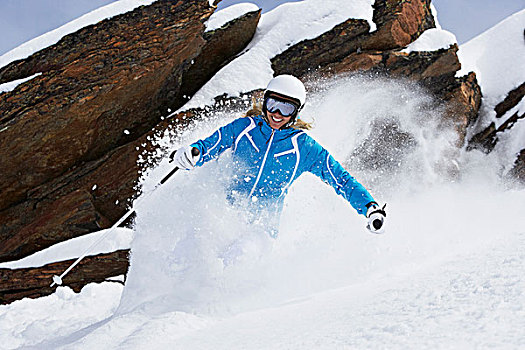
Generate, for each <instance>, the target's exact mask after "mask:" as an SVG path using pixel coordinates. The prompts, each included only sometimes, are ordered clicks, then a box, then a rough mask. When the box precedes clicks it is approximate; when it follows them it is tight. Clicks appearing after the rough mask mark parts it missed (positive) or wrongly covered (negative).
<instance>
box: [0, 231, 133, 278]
mask: <svg viewBox="0 0 525 350" xmlns="http://www.w3.org/2000/svg"><path fill="white" fill-rule="evenodd" d="M107 232H108V230H101V231H98V232H94V233H91V234H88V235H84V236H81V237H77V238H73V239H70V240H67V241H64V242H60V243H57V244H55V245H52V246H51V247H49V248H47V249H44V250H41V251H39V252H36V253H34V254H32V255H30V256H28V257H25V258H23V259H20V260H17V261H9V262H5V263H1V264H0V268H8V269H20V268H26V267H37V266H43V265H46V264H50V263H52V262H56V261H64V260H68V259H76V258H78V257H79V256H81V255H82V254H83V253H84V251H85V250H86V249H87V248H89V247H90V246H91V245H92V244H93V243H94V242H96V241H97V240H98V239H99V238H100V237H101V236H102V235H104V234H106V233H107ZM132 239H133V230H131V229H127V228H120V227H119V228H116V229H115V230H114V231H113V233H112V235H111V237H107V238H106V239H104V240H103V241H101V242H100V243H99V244H97V245H96V246H94V247H93V249H92V250H91V251H90V252H89V255H97V254H102V253H111V252H114V251H116V250H120V249H129V247H130V245H131V241H132Z"/></svg>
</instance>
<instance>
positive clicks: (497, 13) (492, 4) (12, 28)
mask: <svg viewBox="0 0 525 350" xmlns="http://www.w3.org/2000/svg"><path fill="white" fill-rule="evenodd" d="M114 1H116V0H0V33H2V36H1V37H2V39H1V41H0V55H2V54H4V53H5V52H7V51H9V50H11V49H13V48H15V47H17V46H18V45H20V44H22V43H23V42H25V41H27V40H30V39H32V38H34V37H36V36H39V35H41V34H43V33H46V32H48V31H50V30H52V29H55V28H57V27H59V26H61V25H63V24H65V23H67V22H69V21H71V20H72V19H74V18H76V17H79V16H81V15H83V14H85V13H87V12H89V11H92V10H94V9H96V8H98V7H100V6H103V5H106V4H109V3H111V2H114ZM348 1H350V0H348ZM239 2H247V1H246V0H245V1H242V0H223V1H222V2H221V3H220V4H219V8H224V7H227V6H229V5H231V4H235V3H239ZM248 2H252V3H255V4H257V5H258V6H259V7H261V8H262V9H263V11H269V10H271V9H272V8H274V7H276V6H278V5H279V4H281V3H283V2H284V1H282V0H251V1H248ZM432 2H433V4H434V5H435V6H436V8H437V9H438V14H439V21H440V23H441V25H442V27H443V28H444V29H447V30H449V31H451V32H453V33H454V34H456V37H457V38H458V41H459V43H460V44H461V43H464V42H466V41H468V40H469V39H471V38H473V37H475V36H476V35H478V34H480V33H482V32H484V31H485V30H487V29H489V28H490V27H492V26H494V25H495V24H496V23H498V22H500V21H501V20H502V19H504V18H506V17H508V16H509V15H511V14H513V13H515V12H517V11H519V10H522V9H524V8H525V0H433V1H432ZM319 3H320V4H322V0H319Z"/></svg>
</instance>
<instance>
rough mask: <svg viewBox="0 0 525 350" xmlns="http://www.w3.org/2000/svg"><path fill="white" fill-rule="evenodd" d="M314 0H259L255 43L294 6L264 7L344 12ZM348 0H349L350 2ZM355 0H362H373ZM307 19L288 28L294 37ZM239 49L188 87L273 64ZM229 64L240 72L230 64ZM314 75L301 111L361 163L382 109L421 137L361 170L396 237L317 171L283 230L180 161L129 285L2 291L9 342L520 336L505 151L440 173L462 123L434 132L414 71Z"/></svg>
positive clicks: (187, 136)
mask: <svg viewBox="0 0 525 350" xmlns="http://www.w3.org/2000/svg"><path fill="white" fill-rule="evenodd" d="M305 3H306V4H307V5H308V4H310V5H311V3H313V2H305ZM305 3H296V4H287V5H285V6H281V7H279V8H277V9H275V10H274V11H272V12H269V13H268V14H264V15H263V18H262V20H261V26H262V25H264V27H262V28H263V29H264V30H260V31H258V35H259V37H257V38H255V39H254V43H252V46H251V47H252V49H254V48H255V45H257V43H265V42H266V43H268V42H269V41H268V40H269V39H271V38H275V37H276V36H277V35H278V34H279V31H284V30H286V27H281V26H279V25H280V23H281V22H282V21H277V22H276V23H273V25H272V22H271V21H270V19H284V18H294V17H293V16H295V17H297V16H298V17H301V18H302V17H304V18H310V19H312V18H313V19H314V20H315V18H316V17H315V15H317V16H319V17H318V18H317V20H318V21H319V23H322V26H327V27H330V26H333V25H335V24H337V23H338V22H339V21H340V18H339V17H338V15H334V16H332V17H330V16H329V15H330V14H327V13H325V12H323V11H318V13H317V14H316V13H312V7H311V6H307V5H305ZM333 3H334V4H336V2H335V1H334V2H333ZM347 3H348V1H343V0H341V1H340V6H341V7H344V6H346V5H345V4H347ZM353 4H354V5H355V6H358V5H359V6H362V8H365V7H366V6H369V5H370V1H368V0H366V1H363V2H361V3H358V2H353ZM336 8H337V6H335V7H334V9H336ZM334 11H335V10H334ZM327 16H328V17H327ZM327 18H331V20H332V21H333V22H331V23H329V20H327ZM272 28H277V29H275V31H273V29H272ZM284 34H286V35H288V34H287V33H283V36H286V35H284ZM299 34H300V33H293V35H294V36H293V38H292V39H293V40H300V39H301V36H300V35H299ZM305 35H310V34H308V33H305ZM266 36H269V38H265V37H266ZM286 38H287V39H286V40H283V41H278V42H277V43H276V47H274V48H272V49H271V50H273V51H272V52H277V51H279V50H284V49H285V48H286V45H287V43H288V40H292V39H290V38H291V37H288V36H287V37H286ZM263 49H268V46H264V45H262V46H260V50H261V52H263V51H264V50H263ZM250 51H252V50H250ZM250 51H248V53H249V52H250ZM268 57H270V54H268V55H266V56H264V57H263V58H264V60H267V58H268ZM240 58H242V56H241V57H240ZM264 60H262V61H261V62H262V63H261V64H263V65H262V66H264V64H266V63H264V62H265V61H264ZM243 62H244V61H243V60H240V59H238V60H235V61H233V62H232V63H231V64H230V65H229V66H227V67H225V69H226V70H223V71H221V72H222V73H219V74H218V75H217V76H216V77H215V78H214V79H212V81H211V82H210V85H209V86H208V88H207V89H204V90H202V91H201V92H200V95H199V96H201V97H198V99H196V100H195V101H194V102H193V103H197V101H205V100H206V99H208V98H209V97H213V96H215V95H216V92H215V89H218V88H219V86H224V87H228V89H230V90H228V91H230V92H231V93H235V92H239V91H244V89H251V88H253V87H263V86H264V85H263V84H265V83H266V80H267V79H266V78H267V75H268V74H270V73H271V72H268V71H266V70H264V69H261V70H260V71H255V72H257V74H254V69H253V66H252V65H249V64H247V65H245V64H244V63H243ZM258 64H259V63H258ZM257 67H259V66H257ZM234 71H235V72H237V73H238V74H239V75H235V76H232V75H230V74H226V73H227V72H234ZM259 74H260V75H261V76H259ZM243 76H246V77H250V80H249V83H246V82H244V81H243V80H242V79H241V78H240V77H243ZM252 78H253V79H252ZM265 79H266V80H265ZM259 80H260V82H259ZM263 80H264V82H263ZM315 88H316V89H314V90H315V91H316V92H315V93H312V94H311V95H310V96H309V102H308V104H307V106H306V107H305V109H304V112H303V115H302V117H304V118H305V119H307V120H314V121H315V128H314V129H313V130H312V132H311V134H312V136H314V137H315V138H316V139H317V140H318V141H319V142H320V143H321V144H323V145H324V146H325V147H326V148H327V149H328V150H329V151H330V152H331V153H332V154H333V155H334V156H335V158H337V159H338V160H340V161H342V162H344V163H345V165H347V166H348V167H349V169H350V170H353V169H352V158H351V154H352V151H353V150H354V149H355V147H356V146H357V145H360V144H361V143H362V142H363V140H364V139H365V138H366V136H367V133H369V132H370V124H371V123H373V122H375V121H382V120H384V119H385V118H387V117H386V116H388V119H389V120H390V121H394V122H395V123H396V124H397V125H399V127H400V129H401V130H402V131H404V132H406V133H409V134H410V135H412V136H413V137H414V139H415V141H416V142H415V146H414V147H413V148H410V149H407V150H406V151H405V152H404V153H403V154H401V155H400V156H399V159H398V165H397V167H396V166H394V167H391V168H387V169H384V170H383V171H381V172H369V171H366V170H361V171H352V172H353V174H354V175H355V176H356V177H357V178H358V179H359V180H360V181H361V182H363V183H364V184H366V185H368V186H369V187H370V189H371V191H372V192H373V193H374V195H375V196H376V197H378V199H379V200H381V201H383V202H387V203H388V206H387V211H388V224H387V227H386V233H385V234H384V235H371V234H369V233H368V232H367V231H366V229H365V227H364V226H365V223H364V220H363V218H362V217H360V216H358V215H357V214H356V213H355V212H354V211H353V209H352V208H351V207H350V206H349V205H348V203H347V202H345V201H344V200H343V199H342V198H340V197H337V196H336V195H335V194H334V193H333V190H332V189H330V188H329V187H328V186H326V185H325V184H323V183H321V182H320V181H319V180H318V179H316V178H315V177H313V176H304V177H302V178H301V179H300V180H299V181H298V182H297V183H295V184H294V186H293V187H292V189H291V192H290V194H289V196H288V198H287V200H286V207H285V210H284V212H283V216H282V220H281V226H280V236H279V238H278V239H276V240H273V239H270V238H269V237H267V236H266V235H261V232H259V231H258V230H257V228H256V227H254V226H253V225H250V224H248V223H247V222H246V218H245V215H244V213H243V211H242V210H238V209H236V208H231V207H230V206H229V205H228V202H227V200H226V198H225V197H226V195H225V193H224V191H223V190H222V188H223V187H222V186H221V184H222V181H223V180H224V177H227V176H228V167H227V164H228V159H227V157H224V158H223V159H221V160H220V162H217V163H211V164H207V165H206V166H204V167H202V168H199V169H196V170H194V171H192V172H179V173H177V174H176V176H174V177H173V179H172V180H170V181H169V182H167V183H166V184H165V185H164V186H163V187H161V188H160V189H159V190H158V191H156V192H155V193H154V194H153V195H152V196H151V197H149V198H147V200H145V201H144V202H143V205H141V206H140V207H138V208H136V210H137V220H136V226H135V229H134V239H133V242H132V252H133V254H132V259H131V267H130V271H129V274H128V280H127V281H126V287H125V288H124V287H122V286H121V285H120V284H107V283H105V284H101V285H97V286H94V285H90V286H87V287H85V288H84V290H83V291H82V292H81V293H80V294H73V293H71V291H70V290H69V289H68V288H59V290H58V292H57V293H55V294H54V295H52V296H49V297H46V298H41V299H37V300H29V299H25V300H21V301H17V302H14V303H12V304H11V305H8V306H0V344H2V346H3V347H5V348H7V349H12V348H17V347H23V346H26V347H33V348H37V349H58V348H63V349H93V348H110V349H118V348H121V349H143V348H152V349H164V348H178V349H245V348H250V349H275V348H288V349H304V348H323V349H324V348H326V349H332V348H395V349H406V348H417V349H419V348H487V347H497V348H520V347H522V346H523V345H524V344H525V339H524V336H523V331H522V330H523V329H524V328H525V315H524V310H525V298H524V294H523V293H524V290H525V277H523V273H522V271H523V270H524V267H525V254H524V253H523V251H524V250H523V247H524V244H525V228H524V227H525V216H523V215H522V214H523V213H522V211H523V209H522V208H524V207H525V191H524V190H508V189H505V187H504V186H503V185H502V184H501V182H500V180H499V178H498V176H497V170H498V169H497V167H498V166H497V165H498V162H497V159H493V158H490V157H489V158H487V157H486V156H485V155H483V154H478V153H468V154H464V155H463V156H462V158H463V164H462V165H463V166H462V169H463V173H462V178H461V180H459V181H458V182H450V181H449V180H447V179H446V178H445V177H443V174H442V173H441V172H440V166H439V164H437V163H438V160H440V159H442V155H443V154H446V153H447V152H451V151H453V150H454V146H453V145H454V142H455V140H454V138H453V136H452V135H454V133H452V132H450V133H449V132H447V131H446V130H442V131H441V132H439V133H437V132H436V130H437V122H438V120H439V118H440V113H441V112H440V111H434V112H433V113H429V112H428V110H427V109H426V106H427V105H428V104H429V102H430V98H429V96H427V95H425V93H424V92H423V91H421V90H419V89H418V88H417V87H416V86H411V85H409V84H406V83H402V82H396V81H390V80H380V79H370V78H363V77H347V78H341V79H337V80H334V81H329V82H323V83H322V85H319V86H316V87H315ZM234 117H236V115H233V114H217V115H215V116H213V117H212V118H210V119H208V120H205V121H203V122H200V123H197V124H195V125H193V126H192V127H191V128H189V129H187V130H185V132H184V133H183V134H182V135H181V136H180V138H179V139H178V141H177V143H176V144H172V141H171V138H170V137H168V135H166V137H164V138H161V139H159V140H158V145H159V147H168V148H176V147H179V146H180V145H183V144H187V143H189V142H191V141H194V140H195V139H196V138H200V137H203V136H206V135H207V134H209V133H210V132H211V131H212V130H213V129H214V128H216V127H217V126H219V125H221V124H224V123H225V122H226V121H228V120H231V119H232V118H234ZM169 170H170V164H168V162H167V161H164V162H162V163H161V164H160V165H159V166H158V167H157V168H155V169H151V170H150V172H149V173H148V174H146V176H145V177H144V179H143V184H142V185H143V188H144V189H145V190H146V191H147V190H148V189H151V188H152V187H153V186H154V185H156V184H157V183H158V181H159V180H160V179H161V178H162V176H163V175H164V174H166V173H167V172H168V171H169ZM370 184H373V186H371V185H370ZM110 240H111V239H110ZM53 254H55V252H53Z"/></svg>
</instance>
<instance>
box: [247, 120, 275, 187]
mask: <svg viewBox="0 0 525 350" xmlns="http://www.w3.org/2000/svg"><path fill="white" fill-rule="evenodd" d="M274 132H275V130H272V135H271V136H270V138H269V139H268V141H266V144H268V147H267V148H266V153H264V158H263V160H262V163H261V167H260V168H259V174H257V179H255V183H254V184H253V187H252V190H251V191H250V194H249V195H248V197H251V196H252V195H253V191H255V188H256V187H257V184H258V183H259V180H260V179H261V175H262V171H263V169H264V165H265V164H266V158H267V157H268V152H269V151H270V147H272V141H273V134H274Z"/></svg>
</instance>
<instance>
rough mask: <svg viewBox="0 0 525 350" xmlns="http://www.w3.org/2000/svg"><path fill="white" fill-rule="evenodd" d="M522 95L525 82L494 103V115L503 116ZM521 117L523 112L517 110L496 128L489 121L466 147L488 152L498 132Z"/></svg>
mask: <svg viewBox="0 0 525 350" xmlns="http://www.w3.org/2000/svg"><path fill="white" fill-rule="evenodd" d="M524 97H525V83H523V84H521V85H520V86H519V87H517V88H516V89H514V90H512V91H510V92H509V93H508V94H507V96H506V97H505V99H504V100H503V101H502V102H500V103H498V104H497V105H496V107H495V108H494V111H496V117H497V118H501V117H503V116H504V115H505V114H507V112H508V111H510V110H511V109H512V108H514V107H515V106H517V105H518V103H519V102H520V101H521V100H522V99H523V98H524ZM523 118H525V113H522V114H521V115H520V114H519V112H516V113H514V114H513V115H512V116H510V117H509V118H507V120H505V121H504V122H503V123H502V124H501V125H500V126H499V127H498V128H496V124H495V123H491V124H490V125H489V126H487V127H486V128H485V129H484V130H482V131H480V132H479V133H477V134H476V135H474V136H473V137H472V138H471V139H470V140H469V142H468V147H467V149H468V150H472V149H479V150H482V151H483V152H486V153H490V152H491V151H492V150H493V149H494V147H495V146H496V144H497V143H498V134H499V133H502V132H505V131H506V130H510V129H511V128H512V127H513V126H514V124H515V123H516V122H517V121H518V120H520V119H523ZM518 161H519V157H518Z"/></svg>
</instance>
